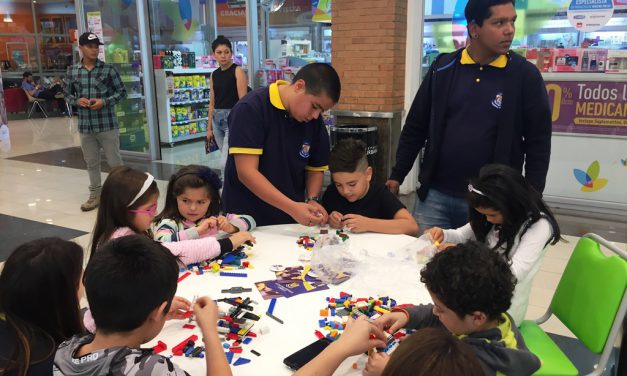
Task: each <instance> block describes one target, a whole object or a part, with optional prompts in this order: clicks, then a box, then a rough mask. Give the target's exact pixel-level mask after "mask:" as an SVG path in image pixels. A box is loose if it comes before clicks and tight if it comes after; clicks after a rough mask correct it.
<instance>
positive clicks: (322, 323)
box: [318, 319, 327, 328]
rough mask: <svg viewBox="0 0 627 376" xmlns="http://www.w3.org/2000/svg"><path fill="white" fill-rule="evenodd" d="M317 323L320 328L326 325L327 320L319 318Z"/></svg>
mask: <svg viewBox="0 0 627 376" xmlns="http://www.w3.org/2000/svg"><path fill="white" fill-rule="evenodd" d="M318 324H319V325H320V327H321V328H324V327H325V326H327V320H325V319H322V320H319V321H318Z"/></svg>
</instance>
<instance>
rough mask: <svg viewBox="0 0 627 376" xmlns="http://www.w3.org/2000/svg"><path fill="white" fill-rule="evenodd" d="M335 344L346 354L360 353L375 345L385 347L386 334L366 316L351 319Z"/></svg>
mask: <svg viewBox="0 0 627 376" xmlns="http://www.w3.org/2000/svg"><path fill="white" fill-rule="evenodd" d="M334 345H335V347H337V349H338V351H342V352H345V353H346V356H352V355H359V354H361V353H364V352H366V351H368V350H369V349H372V348H374V347H385V334H384V333H383V331H381V329H379V328H377V327H376V326H374V325H372V324H371V323H370V322H369V321H368V320H367V319H366V318H365V317H359V318H357V320H352V319H349V320H348V322H347V323H346V329H345V330H344V333H342V335H341V336H340V338H339V339H338V340H337V342H336V343H334Z"/></svg>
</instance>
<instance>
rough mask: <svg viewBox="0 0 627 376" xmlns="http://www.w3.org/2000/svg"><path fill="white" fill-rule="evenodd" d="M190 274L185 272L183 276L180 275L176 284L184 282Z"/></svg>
mask: <svg viewBox="0 0 627 376" xmlns="http://www.w3.org/2000/svg"><path fill="white" fill-rule="evenodd" d="M190 274H191V273H190V272H185V273H184V274H183V275H181V276H180V277H179V279H178V280H177V282H181V281H182V280H184V279H185V278H187V277H189V275H190Z"/></svg>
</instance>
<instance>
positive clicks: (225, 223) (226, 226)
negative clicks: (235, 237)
mask: <svg viewBox="0 0 627 376" xmlns="http://www.w3.org/2000/svg"><path fill="white" fill-rule="evenodd" d="M217 224H218V230H220V231H224V232H228V233H229V234H233V233H235V232H238V231H239V229H238V228H237V227H235V226H233V225H232V224H231V223H230V222H229V220H228V219H226V217H225V216H223V215H219V216H218V220H217Z"/></svg>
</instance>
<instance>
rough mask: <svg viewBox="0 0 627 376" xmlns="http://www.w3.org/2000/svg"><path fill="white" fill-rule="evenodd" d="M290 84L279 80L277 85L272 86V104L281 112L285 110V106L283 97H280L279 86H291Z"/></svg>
mask: <svg viewBox="0 0 627 376" xmlns="http://www.w3.org/2000/svg"><path fill="white" fill-rule="evenodd" d="M289 84H290V83H289V82H287V81H283V80H277V81H276V82H275V83H272V84H270V88H269V90H270V103H272V105H273V106H274V107H276V108H278V109H279V110H285V106H284V105H283V102H282V101H281V96H280V95H279V85H289Z"/></svg>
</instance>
